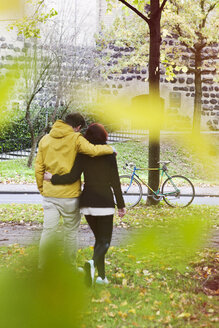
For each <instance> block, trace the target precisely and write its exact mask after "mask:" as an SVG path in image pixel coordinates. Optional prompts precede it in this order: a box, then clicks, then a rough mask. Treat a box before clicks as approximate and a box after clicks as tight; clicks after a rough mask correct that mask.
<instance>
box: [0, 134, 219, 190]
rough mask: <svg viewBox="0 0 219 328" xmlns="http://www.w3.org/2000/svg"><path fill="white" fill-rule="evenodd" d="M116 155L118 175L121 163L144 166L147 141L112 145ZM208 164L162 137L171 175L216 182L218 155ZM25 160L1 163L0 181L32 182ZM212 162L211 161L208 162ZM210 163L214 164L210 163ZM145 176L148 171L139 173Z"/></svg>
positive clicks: (146, 158) (208, 156)
mask: <svg viewBox="0 0 219 328" xmlns="http://www.w3.org/2000/svg"><path fill="white" fill-rule="evenodd" d="M114 146H115V148H116V150H117V152H118V155H117V161H118V167H119V172H120V174H124V173H126V171H124V170H123V166H124V164H125V163H127V162H134V163H135V164H136V165H137V166H138V167H142V168H146V167H147V165H148V164H147V163H148V142H147V141H146V140H144V139H143V140H142V141H141V142H140V141H128V142H123V143H115V144H114ZM206 158H208V163H207V164H206V163H204V164H202V163H201V162H200V160H199V159H198V158H197V157H196V156H195V155H194V154H192V153H191V152H189V151H188V149H185V147H184V146H183V145H182V143H180V142H177V140H175V139H174V140H172V138H171V137H167V136H166V137H162V141H161V156H160V159H161V160H170V161H171V162H172V163H171V164H170V165H169V172H170V174H172V175H173V174H182V175H185V176H186V177H188V178H190V179H191V180H192V181H193V182H194V183H195V184H196V185H197V184H208V185H209V184H210V185H213V184H219V177H218V176H216V174H217V173H216V172H217V154H206ZM26 163H27V159H17V160H9V161H2V162H0V183H1V182H2V183H35V176H34V168H33V167H32V168H28V167H27V165H26ZM210 163H211V164H210ZM212 163H213V164H212ZM141 174H142V177H143V178H144V179H147V171H145V172H142V173H141Z"/></svg>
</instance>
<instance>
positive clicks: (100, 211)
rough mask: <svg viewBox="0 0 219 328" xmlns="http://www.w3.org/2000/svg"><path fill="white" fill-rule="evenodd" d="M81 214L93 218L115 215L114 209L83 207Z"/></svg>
mask: <svg viewBox="0 0 219 328" xmlns="http://www.w3.org/2000/svg"><path fill="white" fill-rule="evenodd" d="M80 212H81V214H84V215H93V216H105V215H113V214H114V213H115V208H114V207H82V208H81V209H80Z"/></svg>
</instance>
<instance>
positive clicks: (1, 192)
mask: <svg viewBox="0 0 219 328" xmlns="http://www.w3.org/2000/svg"><path fill="white" fill-rule="evenodd" d="M0 194H6V195H8V194H9V195H10V194H14V195H16V194H21V195H22V194H23V195H25V194H30V195H34V194H36V195H39V194H40V193H39V191H28V190H26V191H25V190H23V191H16V190H14V191H13V190H10V191H9V190H7V191H4V190H0ZM142 195H143V196H147V195H148V194H142ZM195 197H219V195H217V194H195Z"/></svg>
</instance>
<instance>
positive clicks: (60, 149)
mask: <svg viewBox="0 0 219 328" xmlns="http://www.w3.org/2000/svg"><path fill="white" fill-rule="evenodd" d="M77 153H83V154H87V155H89V156H92V157H93V156H101V155H107V154H112V153H113V149H112V147H110V146H109V145H93V144H91V143H89V142H88V141H87V140H86V139H85V138H84V137H83V136H82V135H81V134H80V133H79V132H75V131H74V130H73V128H72V127H71V126H70V125H68V124H66V123H64V122H63V121H61V120H58V121H56V122H55V124H54V125H53V127H52V129H51V131H50V133H49V134H47V135H45V136H44V137H43V138H42V139H41V141H40V143H39V148H38V153H37V157H36V164H35V176H36V182H37V186H38V189H39V191H40V193H41V194H42V195H43V196H45V197H57V198H72V197H78V196H79V195H80V192H81V182H80V180H78V181H76V182H74V183H72V184H70V185H53V184H52V183H51V182H49V181H45V180H43V176H44V172H45V171H48V172H50V173H52V174H65V173H68V172H69V171H70V170H71V168H72V166H73V164H74V161H75V157H76V155H77Z"/></svg>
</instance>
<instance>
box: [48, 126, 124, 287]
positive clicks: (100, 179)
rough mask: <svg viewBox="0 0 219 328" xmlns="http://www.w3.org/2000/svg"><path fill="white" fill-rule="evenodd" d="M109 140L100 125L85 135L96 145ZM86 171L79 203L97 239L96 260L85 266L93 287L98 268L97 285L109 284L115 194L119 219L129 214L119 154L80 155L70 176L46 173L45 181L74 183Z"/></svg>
mask: <svg viewBox="0 0 219 328" xmlns="http://www.w3.org/2000/svg"><path fill="white" fill-rule="evenodd" d="M107 137H108V134H107V132H106V130H105V129H104V127H103V126H102V125H101V124H98V123H93V124H91V125H90V126H89V127H88V129H87V131H86V133H85V138H86V139H87V140H88V141H90V142H91V143H93V144H105V143H106V141H107ZM82 172H83V173H84V181H85V184H84V188H83V191H82V193H81V196H80V200H79V206H80V211H81V213H82V214H84V215H85V218H86V220H87V222H88V224H89V226H90V228H91V230H92V231H93V233H94V236H95V245H94V253H93V259H92V260H90V261H87V262H86V263H85V266H84V269H85V273H86V278H87V284H88V285H91V284H92V282H93V279H94V273H95V269H94V268H95V267H97V270H98V278H97V280H96V283H99V284H107V283H108V280H107V278H106V277H105V254H106V253H107V251H108V249H109V246H110V242H111V238H112V230H113V215H114V212H115V203H114V197H113V192H114V195H115V199H116V203H117V207H118V214H119V216H120V217H122V216H123V215H125V212H126V211H125V204H124V200H123V197H122V192H121V186H120V181H119V174H118V168H117V162H116V156H115V154H113V155H105V156H100V157H89V156H88V155H84V154H78V155H77V157H76V160H75V163H74V166H73V167H72V169H71V171H70V172H69V173H67V174H64V175H58V174H55V175H53V176H52V175H51V174H50V173H48V172H46V173H45V175H44V178H45V179H46V180H50V179H51V182H52V183H53V184H71V183H73V182H75V181H77V180H78V179H80V176H81V174H82ZM112 189H113V192H112Z"/></svg>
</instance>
